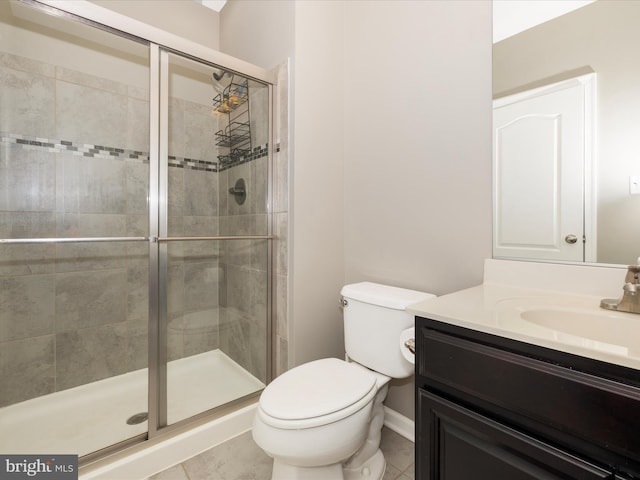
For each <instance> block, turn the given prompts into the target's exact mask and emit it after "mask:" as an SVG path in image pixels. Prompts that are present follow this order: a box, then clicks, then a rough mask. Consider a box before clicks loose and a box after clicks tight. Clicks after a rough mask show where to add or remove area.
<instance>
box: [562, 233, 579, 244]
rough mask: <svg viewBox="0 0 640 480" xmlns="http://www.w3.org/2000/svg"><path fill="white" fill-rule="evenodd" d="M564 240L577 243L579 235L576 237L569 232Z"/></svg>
mask: <svg viewBox="0 0 640 480" xmlns="http://www.w3.org/2000/svg"><path fill="white" fill-rule="evenodd" d="M564 241H565V242H567V243H571V244H573V243H576V242H577V241H578V237H576V236H575V235H573V234H569V235H567V236H566V237H564Z"/></svg>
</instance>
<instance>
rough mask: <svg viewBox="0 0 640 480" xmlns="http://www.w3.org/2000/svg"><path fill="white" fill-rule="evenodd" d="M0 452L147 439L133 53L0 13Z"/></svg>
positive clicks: (24, 12) (12, 11) (142, 93)
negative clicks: (140, 416) (141, 416)
mask: <svg viewBox="0 0 640 480" xmlns="http://www.w3.org/2000/svg"><path fill="white" fill-rule="evenodd" d="M0 39H2V41H1V42H0V384H1V385H2V388H0V431H1V432H2V434H1V435H0V451H1V452H2V453H20V454H26V453H37V454H42V453H70V454H79V455H85V454H89V453H92V452H94V451H96V450H100V449H102V448H105V447H108V446H110V445H113V444H116V443H119V442H122V441H124V440H127V439H130V438H132V437H136V436H143V435H145V434H146V431H147V424H146V422H144V421H143V422H142V423H140V422H139V423H135V424H128V423H127V420H128V419H129V418H130V417H131V416H132V415H135V414H136V413H139V412H145V411H146V410H147V369H146V367H147V363H148V362H147V322H148V311H147V305H148V282H147V278H148V252H149V247H148V238H147V237H148V225H149V220H148V214H147V195H148V190H149V114H148V111H149V93H148V83H149V47H148V45H147V44H145V43H140V42H138V41H133V40H131V39H128V38H124V37H120V36H118V35H114V34H113V33H107V32H105V31H102V30H99V29H97V28H93V27H91V26H88V25H85V24H82V23H78V22H75V21H73V20H72V19H69V18H65V17H64V16H57V17H55V16H50V15H46V14H45V13H43V12H42V11H39V10H37V9H33V8H32V7H30V6H28V5H25V4H21V3H19V2H0Z"/></svg>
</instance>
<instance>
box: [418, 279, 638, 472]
mask: <svg viewBox="0 0 640 480" xmlns="http://www.w3.org/2000/svg"><path fill="white" fill-rule="evenodd" d="M527 268H529V267H527ZM613 274H614V276H615V272H614V273H613ZM621 275H622V276H624V273H623V272H622V273H621ZM516 283H517V282H516ZM620 285H621V284H619V285H618V286H620ZM586 293H587V294H585V292H584V291H582V292H566V291H565V292H559V291H557V290H543V289H537V288H531V286H528V285H527V286H523V285H515V286H513V285H509V286H507V285H505V284H495V283H487V282H486V272H485V283H484V284H483V285H481V286H478V287H474V288H471V289H467V290H463V291H461V292H456V293H454V294H451V295H446V296H443V297H439V298H437V299H432V300H430V301H426V302H423V303H421V304H417V305H415V306H412V307H410V310H411V311H412V312H413V313H414V314H415V315H416V377H415V378H416V410H417V411H416V478H418V479H420V480H426V479H430V480H435V479H446V480H469V479H474V480H485V479H487V480H489V479H509V480H518V479H531V480H534V479H535V480H539V479H640V316H638V315H633V314H621V313H615V314H612V313H607V312H605V311H601V309H599V307H598V305H599V301H600V297H599V296H595V295H591V293H593V292H586Z"/></svg>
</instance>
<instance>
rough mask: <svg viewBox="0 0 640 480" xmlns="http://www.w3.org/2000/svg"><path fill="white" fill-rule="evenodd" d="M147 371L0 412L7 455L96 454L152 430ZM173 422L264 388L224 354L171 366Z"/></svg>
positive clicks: (1, 445)
mask: <svg viewBox="0 0 640 480" xmlns="http://www.w3.org/2000/svg"><path fill="white" fill-rule="evenodd" d="M147 376H148V370H147V369H146V368H145V369H141V370H136V371H134V372H130V373H125V374H123V375H118V376H116V377H111V378H107V379H104V380H100V381H97V382H93V383H90V384H87V385H81V386H79V387H75V388H71V389H68V390H63V391H60V392H55V393H52V394H49V395H45V396H42V397H38V398H34V399H31V400H27V401H24V402H21V403H17V404H14V405H10V406H8V407H3V408H0V432H2V435H0V452H2V453H3V454H50V453H55V454H77V455H79V456H82V455H86V454H88V453H92V452H95V451H97V450H100V449H102V448H105V447H108V446H110V445H114V444H116V443H118V442H121V441H123V440H126V439H128V438H131V437H134V436H136V435H140V434H143V433H145V432H146V431H147V428H148V427H147V424H148V422H147V421H146V420H143V421H142V422H141V423H134V424H133V425H130V424H128V423H127V420H129V419H130V418H131V417H133V416H135V415H137V414H144V413H145V412H146V411H147ZM167 383H168V396H167V403H168V412H167V416H168V423H169V424H173V423H176V422H178V421H180V420H184V419H186V418H189V417H191V416H193V415H196V414H198V413H201V412H204V411H206V410H209V409H211V408H215V407H218V406H220V405H224V404H225V403H228V402H230V401H232V400H235V399H237V398H241V397H243V396H245V395H249V394H251V393H253V392H257V391H259V390H261V389H262V388H264V383H262V382H261V381H259V380H258V379H257V378H255V377H254V376H253V375H251V374H250V373H249V372H247V371H246V370H244V369H243V368H242V367H240V365H238V364H237V363H235V362H234V361H233V360H231V359H230V358H229V357H228V356H227V355H225V354H224V353H223V352H221V351H220V350H213V351H210V352H205V353H201V354H198V355H193V356H191V357H187V358H182V359H179V360H174V361H172V362H169V364H168V365H167Z"/></svg>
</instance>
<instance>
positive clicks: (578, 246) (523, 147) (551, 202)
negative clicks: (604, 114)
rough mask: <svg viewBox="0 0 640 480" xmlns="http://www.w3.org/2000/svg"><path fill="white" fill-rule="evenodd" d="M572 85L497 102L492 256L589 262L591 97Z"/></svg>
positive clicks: (579, 87) (583, 88)
mask: <svg viewBox="0 0 640 480" xmlns="http://www.w3.org/2000/svg"><path fill="white" fill-rule="evenodd" d="M567 83H568V85H566V84H560V85H554V86H551V87H549V88H545V89H537V90H536V91H535V92H529V94H520V95H517V96H513V97H511V98H507V99H500V100H496V101H495V102H494V109H493V134H494V152H493V175H494V178H493V181H494V207H493V208H494V236H493V255H494V257H503V258H527V259H546V260H566V261H584V260H585V258H584V242H583V239H584V238H585V230H584V215H585V212H584V197H585V191H584V186H585V153H586V152H587V151H588V150H589V148H588V146H587V138H586V137H587V136H588V135H589V133H588V132H589V130H588V129H585V126H586V122H585V111H587V112H588V111H589V110H590V107H588V106H587V105H585V102H586V101H587V99H588V98H589V96H588V95H586V94H585V87H584V84H583V83H582V82H576V81H571V82H567ZM589 141H590V140H589Z"/></svg>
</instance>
